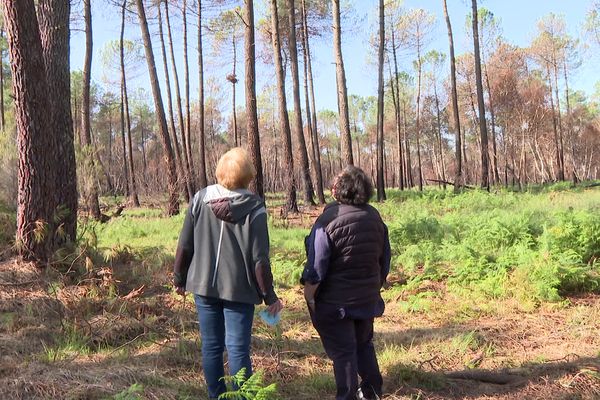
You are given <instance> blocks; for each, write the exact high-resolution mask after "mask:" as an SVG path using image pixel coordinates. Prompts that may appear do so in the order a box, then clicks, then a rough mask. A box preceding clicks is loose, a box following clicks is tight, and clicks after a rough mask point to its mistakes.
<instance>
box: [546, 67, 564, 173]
mask: <svg viewBox="0 0 600 400" xmlns="http://www.w3.org/2000/svg"><path fill="white" fill-rule="evenodd" d="M547 72H548V84H549V89H550V109H551V110H552V129H553V131H554V148H555V151H556V165H557V167H558V180H559V181H564V180H565V175H564V170H562V169H561V161H560V160H561V149H560V140H559V134H558V123H557V119H556V109H555V108H554V95H553V94H552V86H553V85H552V77H551V74H550V65H548V68H547Z"/></svg>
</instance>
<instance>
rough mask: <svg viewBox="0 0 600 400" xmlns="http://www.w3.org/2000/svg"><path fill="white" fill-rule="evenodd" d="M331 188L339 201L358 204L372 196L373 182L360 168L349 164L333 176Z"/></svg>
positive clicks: (366, 201) (365, 201) (363, 202)
mask: <svg viewBox="0 0 600 400" xmlns="http://www.w3.org/2000/svg"><path fill="white" fill-rule="evenodd" d="M332 190H333V192H334V197H335V199H336V200H337V201H338V202H339V203H342V204H353V205H356V206H358V205H361V204H366V203H368V202H369V199H370V198H371V196H373V183H372V182H371V178H369V177H368V176H367V174H365V172H364V171H363V170H362V169H360V168H358V167H355V166H352V165H349V166H347V167H346V168H344V170H343V171H342V172H340V173H339V174H338V176H336V177H335V179H334V181H333V187H332Z"/></svg>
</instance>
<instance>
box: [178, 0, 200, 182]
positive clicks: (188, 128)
mask: <svg viewBox="0 0 600 400" xmlns="http://www.w3.org/2000/svg"><path fill="white" fill-rule="evenodd" d="M181 14H182V19H183V21H182V23H183V79H184V92H185V126H184V127H183V128H182V129H184V131H185V137H186V142H187V147H186V152H187V158H188V163H189V173H190V175H189V179H190V185H191V186H192V192H195V191H196V189H197V187H196V171H195V168H194V157H193V152H192V120H191V115H190V66H189V59H188V29H187V0H183V8H182V10H181Z"/></svg>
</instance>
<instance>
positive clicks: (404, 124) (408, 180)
mask: <svg viewBox="0 0 600 400" xmlns="http://www.w3.org/2000/svg"><path fill="white" fill-rule="evenodd" d="M402 131H403V135H404V148H405V149H406V157H405V160H406V167H405V171H406V186H408V187H409V188H412V187H414V186H415V183H414V181H413V174H412V161H411V157H410V139H409V138H408V120H407V117H406V102H402Z"/></svg>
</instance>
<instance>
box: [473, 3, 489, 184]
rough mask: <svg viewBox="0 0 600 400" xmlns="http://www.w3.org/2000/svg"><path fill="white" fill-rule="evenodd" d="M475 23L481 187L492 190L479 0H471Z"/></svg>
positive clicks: (474, 44) (474, 46) (474, 38)
mask: <svg viewBox="0 0 600 400" xmlns="http://www.w3.org/2000/svg"><path fill="white" fill-rule="evenodd" d="M471 6H472V10H473V11H472V15H473V18H472V23H473V49H474V50H473V51H474V55H475V82H476V85H477V104H478V106H479V133H480V135H481V187H482V188H484V189H486V190H490V181H489V154H488V132H487V123H486V121H485V103H484V100H483V83H482V78H481V55H480V51H479V25H478V21H477V0H471Z"/></svg>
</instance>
